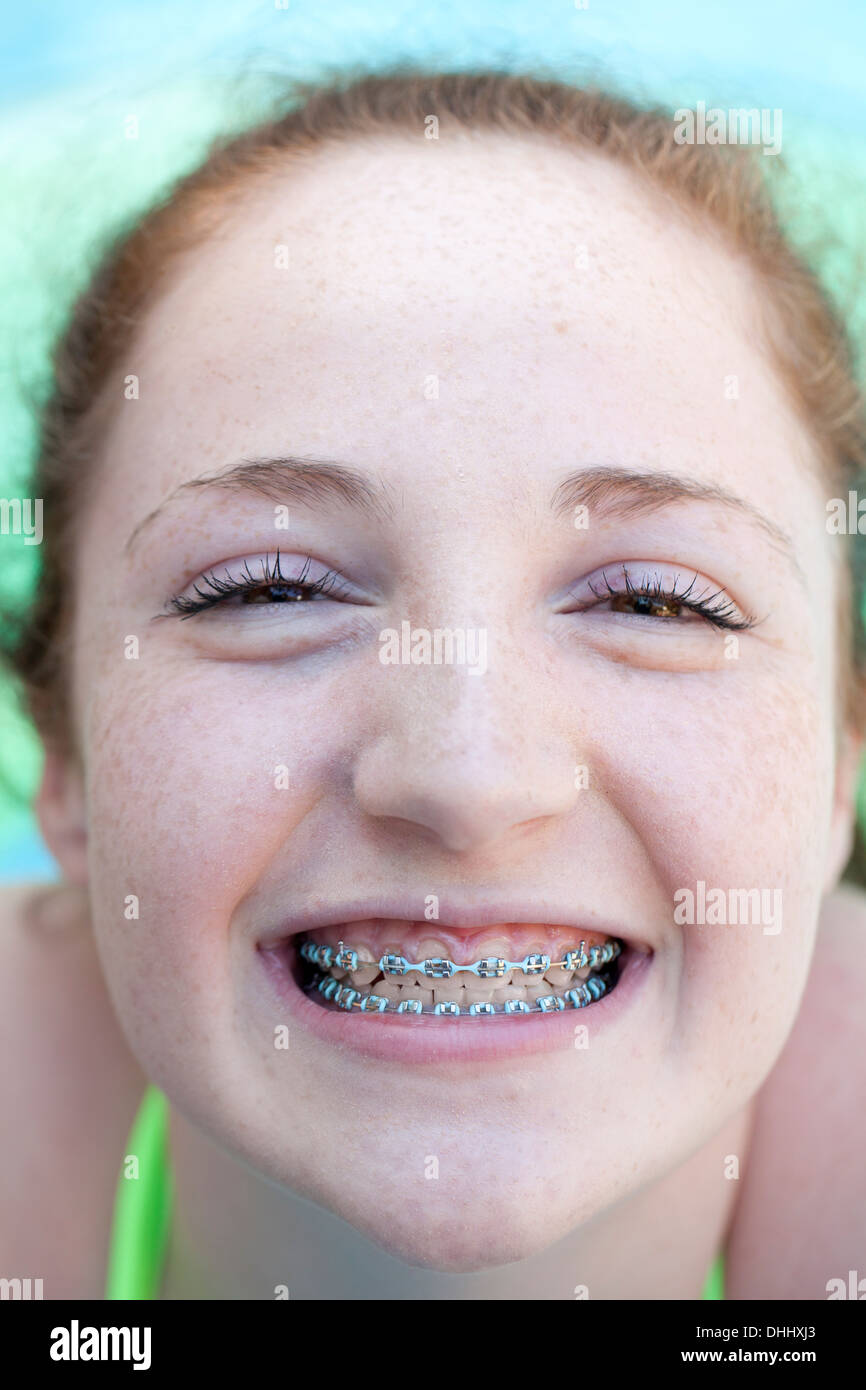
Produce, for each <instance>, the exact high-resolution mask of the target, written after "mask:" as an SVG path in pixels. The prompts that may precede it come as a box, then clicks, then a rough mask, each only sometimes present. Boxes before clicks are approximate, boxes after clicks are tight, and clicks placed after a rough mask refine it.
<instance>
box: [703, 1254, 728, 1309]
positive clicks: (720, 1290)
mask: <svg viewBox="0 0 866 1390" xmlns="http://www.w3.org/2000/svg"><path fill="white" fill-rule="evenodd" d="M724 1297H725V1257H724V1255H723V1254H721V1253H719V1254H718V1255H717V1256H716V1258H715V1259H714V1260H713V1263H712V1266H711V1268H710V1272H709V1274H708V1275H707V1281H706V1283H705V1284H704V1290H703V1293H702V1294H701V1298H712V1299H724Z"/></svg>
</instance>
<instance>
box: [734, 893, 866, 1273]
mask: <svg viewBox="0 0 866 1390" xmlns="http://www.w3.org/2000/svg"><path fill="white" fill-rule="evenodd" d="M864 1153H866V893H864V892H863V891H862V890H861V889H859V888H855V887H853V886H850V885H844V886H842V887H840V888H838V889H837V890H836V891H835V892H834V893H833V894H831V895H830V896H828V898H827V899H826V900H825V903H824V906H823V909H822V912H821V919H820V923H819V927H818V933H817V938H816V944H815V955H814V959H813V962H812V968H811V971H810V974H809V979H808V982H807V984H806V989H805V992H804V995H803V1000H802V1003H801V1006H800V1012H799V1014H798V1016H797V1021H796V1023H795V1025H794V1028H793V1030H792V1032H791V1035H790V1037H789V1039H788V1042H787V1043H786V1045H785V1048H784V1050H783V1052H782V1055H781V1056H780V1058H779V1061H778V1062H777V1063H776V1066H775V1067H774V1068H773V1070H772V1072H771V1073H770V1075H769V1077H768V1078H767V1080H766V1082H765V1083H764V1086H763V1088H762V1090H761V1092H760V1094H759V1097H758V1102H757V1106H756V1111H755V1123H754V1128H753V1132H752V1139H751V1144H750V1148H749V1154H748V1158H747V1162H746V1165H745V1168H746V1175H745V1177H744V1179H743V1190H742V1192H741V1193H740V1199H739V1202H738V1205H737V1210H736V1214H735V1219H734V1223H733V1226H732V1230H731V1234H730V1238H729V1242H728V1252H729V1255H728V1264H729V1278H728V1285H729V1288H728V1295H729V1297H731V1298H748V1299H751V1298H781V1299H826V1298H828V1296H829V1295H828V1284H829V1282H830V1280H833V1279H842V1280H844V1282H845V1286H846V1287H847V1286H848V1282H849V1272H850V1271H851V1270H856V1271H858V1274H857V1277H858V1279H864V1278H866V1175H864V1167H863V1155H864ZM837 1287H838V1286H837ZM864 1288H866V1285H864Z"/></svg>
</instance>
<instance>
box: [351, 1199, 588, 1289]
mask: <svg viewBox="0 0 866 1390" xmlns="http://www.w3.org/2000/svg"><path fill="white" fill-rule="evenodd" d="M432 1185H433V1184H432V1183H431V1186H432ZM532 1196H533V1198H534V1199H537V1197H538V1190H537V1188H534V1186H533V1190H532ZM398 1201H399V1210H397V1202H398ZM331 1210H332V1211H334V1212H335V1214H336V1215H338V1216H340V1217H342V1218H343V1220H345V1221H348V1222H349V1223H350V1224H351V1225H352V1226H354V1227H355V1229H356V1230H358V1231H359V1232H360V1233H361V1235H363V1236H365V1237H366V1238H367V1239H368V1240H370V1241H372V1242H373V1244H375V1245H377V1246H378V1247H379V1248H380V1249H381V1250H383V1251H384V1252H385V1253H386V1254H388V1255H391V1256H392V1257H393V1258H394V1259H397V1260H401V1261H402V1262H403V1263H404V1264H407V1265H413V1266H415V1267H417V1268H420V1269H429V1270H434V1271H437V1272H439V1273H443V1274H475V1273H479V1272H481V1271H483V1270H489V1269H496V1268H498V1267H499V1266H501V1265H509V1264H514V1263H516V1262H517V1261H519V1260H526V1259H528V1258H530V1257H531V1256H533V1255H539V1254H541V1253H542V1252H543V1251H544V1250H547V1249H549V1248H550V1247H551V1246H552V1245H555V1244H556V1243H557V1242H558V1241H559V1240H561V1239H562V1238H563V1236H564V1235H565V1234H566V1233H565V1231H564V1230H563V1228H562V1220H561V1212H560V1211H559V1210H558V1204H556V1203H555V1202H552V1203H551V1204H550V1206H549V1207H542V1208H538V1207H537V1206H536V1205H534V1204H532V1203H530V1202H529V1201H527V1200H526V1199H525V1197H524V1199H523V1200H521V1197H520V1194H519V1193H514V1194H512V1197H511V1200H510V1201H507V1200H504V1199H503V1198H502V1197H501V1196H498V1195H491V1193H490V1192H489V1191H487V1190H485V1189H484V1188H483V1187H482V1188H481V1189H480V1190H479V1189H478V1188H477V1187H476V1186H475V1185H473V1191H472V1193H471V1194H470V1195H465V1194H464V1196H463V1197H460V1196H453V1197H451V1198H450V1199H449V1197H448V1196H447V1194H445V1193H442V1194H441V1195H439V1196H438V1197H435V1198H433V1199H431V1200H429V1201H425V1200H423V1199H421V1200H417V1199H416V1200H415V1201H414V1202H413V1201H411V1200H409V1199H408V1198H407V1195H406V1194H405V1192H404V1193H395V1194H393V1196H391V1198H390V1199H387V1200H385V1201H383V1202H381V1203H380V1204H379V1207H378V1210H377V1211H376V1212H375V1213H370V1212H369V1211H368V1210H367V1209H366V1208H365V1210H364V1211H359V1210H357V1209H355V1210H353V1211H351V1212H349V1211H347V1210H346V1209H345V1208H343V1209H342V1210H339V1209H337V1208H335V1207H334V1206H332V1207H331Z"/></svg>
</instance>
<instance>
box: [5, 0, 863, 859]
mask: <svg viewBox="0 0 866 1390" xmlns="http://www.w3.org/2000/svg"><path fill="white" fill-rule="evenodd" d="M398 60H403V61H408V62H413V63H427V64H429V65H431V66H433V65H440V66H447V67H451V68H469V67H474V66H482V65H495V66H506V67H510V68H527V69H536V70H537V69H538V68H542V69H543V70H544V71H545V72H546V73H547V74H549V75H555V76H558V77H562V78H565V79H571V80H576V81H580V80H582V79H586V78H587V77H590V76H592V77H599V78H601V79H602V80H603V81H605V82H607V83H608V85H612V86H615V87H617V88H619V89H621V90H624V91H625V92H626V94H628V95H630V96H633V97H635V98H638V99H643V100H651V101H660V102H663V103H665V104H668V105H670V107H671V108H675V107H676V106H680V105H693V104H694V103H695V102H697V101H705V102H706V104H707V105H708V106H722V107H730V106H747V107H752V106H758V107H770V108H777V107H778V108H781V109H782V112H783V158H784V161H785V163H786V165H787V166H788V168H789V170H790V172H791V180H792V182H791V187H792V190H793V192H792V196H791V208H792V226H793V227H794V229H795V231H796V232H797V235H798V236H800V237H801V238H803V239H805V240H806V241H808V242H810V243H811V242H812V241H813V240H815V239H817V240H818V241H823V240H824V238H826V237H830V238H832V239H834V240H835V249H834V245H833V242H831V244H830V246H829V248H828V250H827V251H826V253H825V256H824V261H823V265H824V268H825V273H826V275H827V278H828V283H830V284H831V287H832V288H833V290H834V292H835V293H836V294H837V295H838V296H839V297H840V298H841V299H842V300H843V301H844V303H845V305H846V307H847V308H848V311H849V315H850V320H851V324H852V327H853V329H854V331H855V333H856V335H857V337H858V340H860V341H863V340H864V339H866V327H864V326H866V315H864V307H863V299H864V296H863V293H862V290H861V285H862V283H864V276H863V264H862V257H863V249H864V246H866V193H864V188H866V81H864V77H863V73H864V66H866V0H825V3H823V4H820V5H816V4H813V3H805V0H791V2H790V3H783V2H782V0H763V3H762V2H761V0H753V2H752V3H747V2H746V0H725V2H724V3H718V4H713V3H706V0H705V2H704V3H703V4H701V5H688V4H684V3H682V0H678V3H673V0H655V2H654V3H647V0H610V3H604V0H589V3H588V5H587V8H585V9H581V8H578V6H577V5H575V3H574V0H438V2H437V3H434V2H433V0H429V2H428V3H415V4H407V3H401V0H363V3H361V2H360V0H287V3H286V4H285V6H284V7H282V6H279V5H278V4H276V3H275V2H274V0H257V2H256V3H250V0H245V3H221V0H208V3H204V0H182V3H179V0H171V2H170V3H169V0H125V2H124V0H114V2H113V3H108V0H70V3H65V4H64V3H57V2H56V0H54V3H50V4H49V3H47V0H35V2H34V0H25V3H20V4H18V5H16V6H12V5H9V6H7V7H6V9H5V12H4V16H3V44H2V51H0V169H2V178H3V194H4V197H3V200H2V211H0V302H2V303H3V306H4V310H5V312H4V314H3V319H2V323H0V425H2V430H3V440H4V449H3V450H2V453H0V495H2V496H15V495H22V492H23V490H24V479H25V478H26V473H27V468H28V465H29V463H30V459H31V455H32V446H33V439H34V431H33V419H32V415H31V412H30V411H29V410H28V408H27V405H26V398H25V388H26V387H27V386H28V385H30V384H34V385H38V382H39V380H40V379H41V378H42V377H43V376H44V373H45V367H46V363H47V357H48V351H49V347H50V342H51V339H52V337H53V335H54V333H55V332H56V331H57V330H58V328H59V327H60V325H61V323H62V321H63V318H64V315H65V313H66V311H67V309H68V306H69V303H70V302H71V299H72V298H73V296H74V294H75V292H76V290H77V289H78V288H79V286H80V285H81V284H82V283H83V281H84V279H85V278H86V275H87V271H88V268H89V266H90V265H91V264H92V261H93V258H94V255H95V251H96V248H97V245H98V242H99V240H100V239H101V238H104V237H105V236H106V235H107V234H108V233H109V231H110V230H111V228H112V227H113V226H115V225H117V224H118V223H119V222H120V221H121V220H122V219H123V218H125V217H126V216H128V215H129V214H130V213H132V212H134V211H136V210H138V209H139V208H143V207H144V206H145V205H146V204H147V203H148V202H149V201H150V200H151V199H152V198H153V197H154V196H156V195H157V194H158V193H159V191H160V190H161V189H162V188H163V187H164V186H165V185H166V184H168V183H169V182H170V181H171V180H172V179H173V178H174V177H176V176H177V174H179V173H181V172H182V171H183V170H184V169H185V168H187V167H189V166H190V165H191V164H192V163H194V162H195V160H196V159H197V158H198V157H199V156H200V155H201V154H202V153H203V152H204V149H205V147H206V145H207V143H208V141H209V139H210V138H211V137H212V136H213V135H214V134H216V133H217V132H219V131H222V130H227V129H233V128H238V127H240V126H241V125H243V124H245V123H247V122H249V121H252V120H254V119H255V118H256V117H257V115H258V114H260V113H263V112H264V109H265V105H266V103H267V101H268V99H269V97H270V96H271V95H273V94H274V93H275V92H276V91H277V90H278V88H279V84H280V81H281V78H282V77H283V76H290V77H304V78H310V77H315V76H319V75H323V74H325V73H327V72H329V71H333V70H334V69H335V68H343V67H354V66H357V65H363V66H365V67H372V66H376V65H383V66H384V65H389V64H392V63H394V62H396V61H398ZM131 114H134V115H136V116H137V117H138V121H139V132H140V133H139V138H138V140H134V141H133V140H127V139H126V138H125V137H124V121H125V119H126V117H128V116H129V115H131ZM0 547H2V549H0V560H2V569H0V582H2V585H3V590H4V591H5V592H6V593H12V594H13V595H14V594H15V593H16V592H18V591H20V590H21V589H22V588H23V586H25V585H26V583H27V582H28V579H29V573H30V565H31V563H32V556H33V550H32V548H28V550H27V551H25V550H24V548H23V547H22V546H21V545H20V542H17V543H16V538H8V537H0ZM37 771H38V749H37V747H36V744H35V741H34V740H33V738H32V737H31V736H30V735H29V732H28V731H27V729H26V727H25V726H23V725H22V723H21V721H20V719H19V717H18V716H17V714H16V713H15V710H14V708H13V704H12V701H11V698H10V695H9V691H8V690H4V689H3V688H2V686H0V778H4V779H5V783H6V786H5V790H4V788H3V786H0V876H2V875H3V874H4V873H12V872H15V873H28V872H37V871H42V870H47V869H49V867H50V861H49V860H48V859H47V857H46V855H45V852H44V851H43V850H42V849H41V847H40V845H39V841H38V838H37V836H36V834H35V831H34V828H33V822H32V818H31V816H30V814H29V812H28V811H27V808H26V797H27V794H28V793H29V792H30V790H31V789H32V786H33V783H34V779H35V776H36V774H37ZM16 792H17V795H16Z"/></svg>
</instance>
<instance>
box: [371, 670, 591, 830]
mask: <svg viewBox="0 0 866 1390" xmlns="http://www.w3.org/2000/svg"><path fill="white" fill-rule="evenodd" d="M379 680H380V682H381V686H380V694H381V696H382V701H381V706H380V711H381V712H380V723H379V729H378V732H377V733H376V734H375V735H373V736H372V737H371V738H370V741H369V742H368V743H367V744H366V745H365V746H364V747H363V749H362V750H361V752H360V754H359V756H358V759H357V762H356V765H355V769H354V778H353V783H354V794H355V798H356V802H357V805H358V807H359V808H360V810H361V811H362V812H363V813H364V814H365V815H367V816H369V817H373V818H375V819H376V820H378V821H380V822H389V823H390V825H391V828H392V829H393V828H396V827H397V826H398V824H399V825H402V826H403V828H404V830H406V831H407V832H408V831H409V828H410V827H414V828H415V829H419V828H420V829H422V830H423V831H424V832H425V833H426V834H427V835H433V836H434V837H435V839H436V840H437V841H438V843H439V844H440V846H441V847H442V848H444V849H447V850H449V851H452V852H454V853H469V852H471V851H473V850H478V849H481V848H484V847H486V846H490V845H493V844H494V843H496V842H497V841H499V840H501V839H502V838H503V837H504V836H507V835H508V833H509V832H510V831H515V830H518V829H519V828H520V827H525V826H527V825H530V824H532V823H542V822H544V821H546V820H549V819H551V818H555V817H559V816H563V815H566V814H567V813H568V812H569V811H570V810H571V809H572V808H573V807H574V806H575V804H576V799H577V797H578V795H579V790H578V785H579V783H578V779H577V778H576V777H575V764H576V761H578V760H577V759H576V757H575V752H574V748H573V746H572V740H571V739H570V738H569V736H568V733H567V731H566V730H565V729H564V728H563V727H562V721H560V722H557V721H555V720H554V719H553V718H552V717H551V710H552V709H555V708H556V705H558V706H559V708H560V709H562V707H563V705H564V703H565V702H563V701H562V700H561V699H560V700H559V701H558V702H556V704H553V703H552V702H551V701H549V700H545V699H544V698H543V696H542V691H541V689H540V683H539V680H538V677H537V673H536V672H535V671H533V670H532V668H531V664H530V663H529V662H527V660H526V658H525V657H524V658H523V660H521V659H520V657H519V656H518V655H517V654H513V655H512V657H511V658H510V659H508V660H503V659H501V658H500V659H499V660H497V661H495V662H493V663H491V665H490V666H489V668H488V670H487V671H486V672H485V673H484V674H483V675H472V674H470V673H469V672H467V671H466V669H465V668H460V667H445V666H438V667H437V666H421V667H417V666H404V667H385V668H383V669H382V670H381V672H380V673H379ZM576 784H577V785H576Z"/></svg>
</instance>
